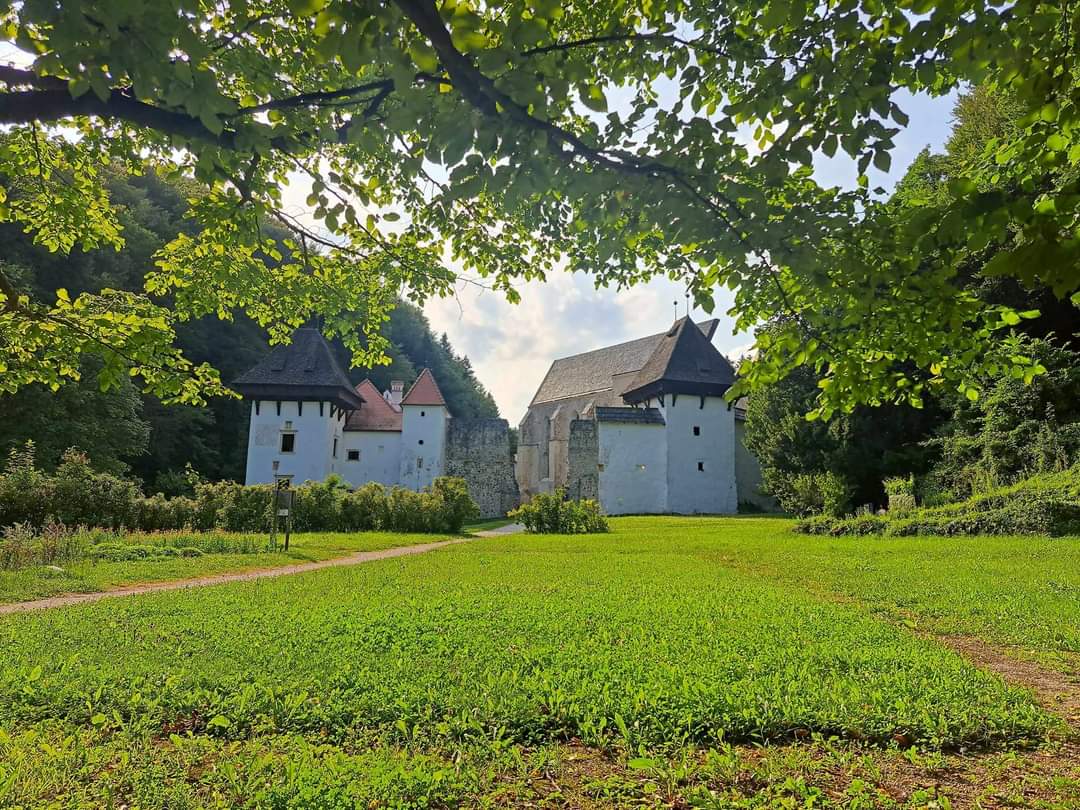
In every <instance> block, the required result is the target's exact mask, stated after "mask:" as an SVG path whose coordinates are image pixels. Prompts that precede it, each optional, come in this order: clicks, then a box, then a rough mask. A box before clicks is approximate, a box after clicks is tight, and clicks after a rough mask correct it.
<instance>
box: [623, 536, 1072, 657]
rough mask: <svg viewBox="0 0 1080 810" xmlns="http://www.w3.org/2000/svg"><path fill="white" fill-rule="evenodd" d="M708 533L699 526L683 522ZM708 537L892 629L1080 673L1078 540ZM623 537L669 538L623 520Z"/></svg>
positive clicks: (735, 555) (742, 564) (750, 566)
mask: <svg viewBox="0 0 1080 810" xmlns="http://www.w3.org/2000/svg"><path fill="white" fill-rule="evenodd" d="M683 525H684V526H685V527H686V528H687V529H689V530H690V531H695V532H696V531H701V532H705V533H709V525H710V524H709V523H708V522H707V521H705V522H703V521H694V520H693V519H687V522H686V523H684V524H683ZM773 525H774V527H775V530H774V531H759V532H739V533H735V532H716V533H709V534H710V536H711V538H712V539H711V541H710V547H709V549H708V550H707V551H705V552H704V553H706V554H708V555H710V557H711V559H713V560H714V561H716V562H717V563H719V564H723V565H728V566H733V567H736V568H739V569H740V570H744V571H749V572H753V573H755V574H757V575H760V576H763V577H766V578H768V579H770V580H772V581H775V582H778V583H781V584H785V585H790V586H795V587H799V588H803V589H809V590H812V591H816V592H819V593H822V594H827V595H831V596H837V595H840V596H844V597H847V598H851V599H854V600H857V601H858V602H859V603H861V604H864V605H867V606H868V607H870V608H871V609H872V610H874V611H876V612H880V613H881V614H883V615H884V616H886V617H887V618H889V619H890V620H892V621H895V622H900V623H907V624H909V625H910V626H913V627H917V628H919V629H923V630H928V631H932V632H934V633H937V634H946V635H952V634H957V635H972V636H977V637H979V638H982V639H985V640H987V641H989V642H992V643H994V644H997V645H1005V646H1009V647H1014V648H1016V650H1015V651H1016V652H1020V653H1026V654H1028V655H1029V656H1030V657H1033V658H1036V659H1037V660H1039V661H1040V663H1042V664H1044V665H1049V666H1052V667H1054V668H1057V669H1060V670H1062V671H1065V672H1070V673H1072V674H1076V675H1080V538H1077V537H1031V536H1024V537H952V538H941V537H814V536H803V535H794V534H790V533H787V532H785V531H784V528H785V527H786V521H774V523H773ZM622 527H623V530H624V531H639V532H646V531H647V532H650V533H653V532H655V533H657V534H659V535H663V534H670V536H677V535H678V534H679V533H680V532H681V530H682V529H681V528H680V529H673V528H672V527H668V528H663V527H652V526H650V524H649V523H648V521H647V519H646V520H645V521H644V522H643V521H642V519H640V518H629V519H627V520H626V521H625V522H624V523H623V524H622Z"/></svg>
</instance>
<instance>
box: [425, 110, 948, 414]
mask: <svg viewBox="0 0 1080 810" xmlns="http://www.w3.org/2000/svg"><path fill="white" fill-rule="evenodd" d="M896 101H897V103H898V104H899V105H900V107H901V108H902V109H903V110H904V111H905V112H906V113H907V114H908V115H909V117H910V120H911V123H910V124H909V125H908V127H906V128H905V129H904V130H903V131H902V132H900V133H899V134H898V135H897V136H896V137H895V139H894V141H895V143H896V148H895V149H894V150H893V153H892V158H893V159H892V167H891V170H890V171H889V172H888V173H887V174H883V173H881V172H878V171H877V170H876V169H873V168H871V169H870V172H869V175H870V186H871V188H873V187H875V186H883V187H885V188H886V189H890V188H892V186H893V185H894V184H895V183H896V181H898V180H899V179H900V178H901V177H903V175H904V172H905V171H906V170H907V167H908V166H909V165H910V164H911V162H912V161H913V160H914V159H915V156H916V155H918V153H919V152H920V151H921V150H922V149H923V148H924V147H926V146H929V147H930V148H931V149H933V150H935V151H941V149H942V148H943V146H944V143H945V141H946V139H947V138H948V136H949V129H950V125H951V121H952V109H953V104H954V102H955V97H954V96H946V97H942V98H937V99H934V98H930V97H927V96H912V95H910V94H907V93H903V92H902V93H898V94H897V96H896ZM856 175H857V171H856V168H855V164H854V161H851V160H850V159H849V158H847V157H846V156H842V153H838V154H837V156H836V157H834V158H832V159H828V158H825V157H824V156H822V157H821V159H820V160H819V161H817V162H816V164H815V177H816V178H817V180H818V182H819V183H821V184H822V185H825V186H837V185H839V186H842V187H844V188H853V187H854V186H855V178H856ZM518 290H519V291H520V293H521V297H522V300H521V303H520V304H516V305H515V304H511V303H508V302H507V301H506V299H505V298H504V297H503V296H502V295H500V294H499V293H496V292H492V291H489V290H483V289H478V288H476V287H474V286H468V285H462V286H461V287H459V289H458V291H457V294H456V296H454V297H452V298H443V299H436V300H432V301H429V302H428V303H427V304H426V306H425V307H424V312H425V313H426V314H427V317H428V319H429V320H430V321H431V326H432V328H433V329H434V330H435V331H436V332H437V333H442V332H445V333H446V334H447V335H448V336H449V337H450V342H451V344H453V346H454V348H455V350H456V351H458V352H459V353H461V354H464V355H466V356H467V357H468V358H469V360H470V362H471V363H472V366H473V369H474V370H475V371H476V374H477V377H478V378H479V379H480V381H481V382H482V383H483V384H484V385H485V386H486V387H487V389H488V390H489V391H490V392H491V393H492V395H493V396H494V397H495V401H496V403H497V404H498V406H499V411H500V413H501V415H502V416H503V417H504V418H505V419H508V420H509V421H510V424H511V425H516V424H517V423H518V422H519V421H520V420H521V418H522V417H523V416H524V415H525V410H526V408H527V407H528V405H529V401H530V400H531V399H532V396H533V394H534V393H535V392H536V389H537V388H538V387H539V386H540V382H541V380H543V378H544V375H545V374H546V373H547V370H548V367H549V366H550V365H551V361H552V360H554V359H555V358H557V357H566V356H567V355H571V354H578V353H580V352H585V351H589V350H590V349H596V348H600V347H602V346H608V345H611V344H613V343H620V342H622V341H625V340H633V339H634V338H637V337H643V336H645V335H651V334H655V333H657V332H662V331H664V330H666V329H667V328H668V327H669V326H670V325H671V322H672V320H674V317H675V315H676V306H674V305H673V302H678V306H677V310H678V312H677V314H678V316H679V317H681V316H682V315H684V314H685V313H686V298H685V290H684V289H683V288H682V286H681V285H679V284H677V283H675V282H671V281H668V280H667V279H654V280H653V281H651V282H649V283H648V284H644V285H640V286H636V287H633V288H630V289H625V290H619V291H617V290H615V289H613V288H609V289H600V290H597V289H595V288H594V286H593V283H592V279H591V277H590V276H588V275H586V274H585V273H581V272H579V273H571V272H559V273H552V274H550V275H549V276H548V279H547V281H546V282H539V281H534V282H527V283H523V284H522V285H520V286H519V287H518ZM732 302H733V298H732V293H731V292H730V291H728V290H727V289H721V290H718V291H717V294H716V309H715V310H714V312H713V313H712V314H711V315H709V314H707V313H705V312H703V311H701V310H691V314H692V315H693V316H694V317H695V319H697V320H705V319H707V318H709V317H715V318H719V319H720V328H719V329H718V330H717V332H716V336H715V338H714V340H713V342H714V343H715V344H716V346H717V348H718V349H720V351H722V352H723V353H724V354H726V355H728V356H729V357H731V358H732V359H735V358H738V357H739V356H741V355H742V354H744V353H745V352H746V351H747V350H748V349H749V348H750V346H751V345H752V343H753V337H752V335H749V334H746V333H743V334H735V333H734V320H733V319H732V318H730V317H728V316H727V315H726V314H725V313H726V312H727V310H728V309H730V307H731V305H732Z"/></svg>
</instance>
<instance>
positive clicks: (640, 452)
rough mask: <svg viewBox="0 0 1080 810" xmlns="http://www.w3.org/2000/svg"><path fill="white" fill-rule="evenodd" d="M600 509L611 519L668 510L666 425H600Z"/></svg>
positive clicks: (613, 423)
mask: <svg viewBox="0 0 1080 810" xmlns="http://www.w3.org/2000/svg"><path fill="white" fill-rule="evenodd" d="M598 434H599V436H598V438H599V445H600V453H599V462H600V466H601V469H600V470H599V491H600V505H601V506H602V507H603V509H604V512H606V513H607V514H609V515H629V514H657V513H662V512H666V511H668V509H667V497H668V486H667V459H668V456H667V447H666V442H665V431H664V426H663V425H642V424H633V423H624V422H600V423H599V424H598Z"/></svg>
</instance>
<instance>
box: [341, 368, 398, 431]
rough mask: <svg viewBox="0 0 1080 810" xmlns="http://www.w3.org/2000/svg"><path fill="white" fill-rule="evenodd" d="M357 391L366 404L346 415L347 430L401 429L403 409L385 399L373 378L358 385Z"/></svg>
mask: <svg viewBox="0 0 1080 810" xmlns="http://www.w3.org/2000/svg"><path fill="white" fill-rule="evenodd" d="M356 393H358V394H359V395H360V396H361V397H363V399H364V404H363V405H361V406H360V408H359V410H355V411H352V412H351V413H350V414H349V415H348V417H346V419H345V430H401V411H397V410H394V407H393V406H392V405H391V404H390V403H389V402H387V401H386V400H385V399H383V395H382V394H380V393H379V389H378V388H376V387H375V384H374V383H373V382H372V381H371V380H364V381H363V382H362V383H360V384H359V385H358V386H356Z"/></svg>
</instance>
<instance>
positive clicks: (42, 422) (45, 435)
mask: <svg viewBox="0 0 1080 810" xmlns="http://www.w3.org/2000/svg"><path fill="white" fill-rule="evenodd" d="M108 186H109V192H110V195H111V196H112V199H113V200H114V201H115V202H116V203H118V204H119V205H121V206H123V210H122V217H121V222H122V224H123V226H124V230H123V236H124V240H125V246H124V248H123V250H120V251H114V250H111V249H100V250H93V251H89V252H85V253H84V252H80V251H73V252H72V253H71V254H70V255H67V256H64V255H61V254H59V253H49V252H48V251H47V250H45V249H43V248H40V247H37V246H35V245H33V243H32V241H31V239H30V238H29V237H27V236H25V235H24V234H22V233H21V231H20V230H19V229H18V228H17V227H15V226H12V225H10V224H4V225H0V240H2V242H3V245H4V249H3V252H2V254H0V263H2V264H3V268H4V272H5V274H7V275H8V276H9V277H12V278H14V279H15V280H16V281H17V283H18V284H19V286H21V287H22V288H24V289H27V290H29V291H32V292H33V293H34V294H35V295H36V296H38V297H39V299H40V300H49V299H50V297H51V296H52V295H54V293H55V290H57V289H59V288H64V289H67V290H68V292H69V293H70V294H71V295H72V296H75V295H77V294H78V293H80V292H83V291H84V290H99V289H101V288H103V287H111V288H114V289H124V290H140V289H141V288H142V284H143V278H144V276H145V274H146V272H147V269H148V268H149V267H151V266H152V264H153V261H154V259H153V256H154V253H155V252H156V251H157V250H158V248H159V247H160V246H161V245H162V244H164V243H165V242H166V241H167V240H168V239H171V238H172V237H174V236H175V235H176V233H177V232H178V231H181V230H184V229H188V230H190V229H191V228H192V227H193V226H192V224H191V222H190V221H189V220H186V219H185V217H184V214H185V211H186V209H187V205H188V203H187V198H188V196H190V195H192V194H194V193H195V189H194V188H185V187H183V186H178V185H175V184H170V183H167V182H165V181H164V180H163V179H162V178H161V177H159V176H158V175H157V174H156V173H154V172H148V173H146V174H145V175H143V176H140V177H133V178H125V177H124V176H123V175H122V174H120V173H116V174H113V175H112V176H111V177H110V178H109V181H108ZM386 330H387V332H386V334H387V335H388V336H389V338H390V340H391V342H392V347H391V349H390V351H389V358H390V361H391V362H390V364H389V365H385V366H378V367H376V368H373V369H362V368H355V369H350V370H349V376H350V378H351V379H352V380H353V381H354V382H359V381H360V380H362V379H363V378H364V377H370V378H371V379H372V381H373V382H374V383H375V384H376V385H378V386H379V387H380V389H385V388H387V387H388V386H389V384H390V380H391V379H402V380H404V381H405V382H406V383H407V384H408V383H411V382H412V381H413V380H414V379H415V378H416V375H417V373H418V372H419V370H420V369H422V368H425V367H428V368H431V370H432V371H433V372H434V374H435V376H436V378H437V379H438V381H439V386H440V387H441V389H442V391H443V394H444V396H445V397H446V400H447V403H448V405H449V407H450V410H451V412H452V413H453V414H455V415H456V416H461V417H473V416H497V415H498V408H497V407H496V405H495V401H494V399H493V398H492V397H491V395H490V394H489V393H488V392H487V391H486V390H485V389H484V387H483V385H482V384H481V383H480V382H479V381H478V380H477V379H476V376H475V374H474V373H473V370H472V367H471V366H470V364H469V360H468V358H466V357H462V356H459V355H458V354H456V353H455V352H454V350H453V348H452V346H451V345H450V343H449V341H448V340H447V337H446V335H442V336H441V337H438V336H436V335H435V334H433V332H432V330H431V327H430V325H429V324H428V322H427V319H426V318H425V316H424V314H423V313H422V312H421V311H420V309H419V308H417V307H416V306H414V305H412V304H410V303H408V302H404V301H403V302H401V304H400V305H399V306H398V307H397V309H396V310H395V311H394V312H393V314H392V315H391V318H390V321H389V322H388V323H387V324H386ZM179 343H180V346H181V347H182V348H183V350H184V352H185V353H186V354H187V355H188V356H189V357H191V358H192V359H193V360H195V361H198V362H202V361H205V362H209V363H210V364H211V365H213V366H214V367H216V368H218V369H219V370H220V371H221V374H222V379H224V380H226V381H229V380H232V379H234V378H235V377H236V376H238V375H239V374H240V373H242V372H243V371H245V370H246V369H247V368H248V367H250V366H251V365H252V364H253V363H255V362H256V361H257V360H258V359H259V357H260V356H261V355H262V354H263V353H264V352H266V351H268V347H267V337H266V333H265V332H264V331H263V330H262V329H260V328H259V327H258V326H257V325H256V324H255V323H253V322H252V321H251V320H249V319H248V318H247V317H245V316H243V315H242V314H241V315H238V316H237V317H236V318H235V319H234V320H231V321H221V320H218V319H217V318H212V317H211V318H203V319H200V320H198V321H193V322H190V323H187V324H182V325H181V329H180V330H179ZM337 349H338V352H339V356H340V357H341V359H342V361H343V365H344V366H345V367H346V368H347V367H348V353H347V352H346V351H345V350H344V347H342V346H341V345H340V344H339V345H338V346H337ZM81 371H82V379H81V380H80V382H79V383H78V384H76V385H66V386H63V387H61V388H60V389H59V390H58V391H56V392H53V391H51V390H49V389H48V388H45V387H43V386H41V385H31V386H27V387H25V388H24V389H22V390H20V391H19V392H18V393H17V394H14V395H8V396H3V397H0V414H2V416H3V418H2V419H0V453H3V454H5V455H6V453H7V452H8V451H9V450H10V449H11V448H13V447H15V446H19V445H22V444H23V443H25V442H26V440H28V439H32V440H33V441H34V443H35V445H36V450H37V460H38V463H39V464H41V465H42V466H43V467H45V468H47V469H51V468H52V467H53V466H55V464H56V463H57V461H58V460H59V458H60V455H61V454H62V453H63V451H64V450H65V449H67V448H68V447H71V446H77V447H79V448H80V449H81V450H83V451H84V452H85V453H87V455H89V456H90V459H91V461H92V463H93V464H94V466H95V467H97V468H99V469H102V470H108V471H111V472H117V473H126V474H131V475H134V476H137V477H138V478H141V479H142V480H143V482H144V484H145V486H146V489H147V490H149V491H156V490H161V491H164V492H166V493H168V494H171V493H172V492H174V491H177V490H178V489H180V488H182V477H181V473H182V472H183V470H184V469H185V467H186V465H188V464H191V466H192V467H193V468H194V469H195V470H196V471H197V472H199V473H200V474H201V475H203V476H205V477H207V478H211V479H219V478H220V479H227V478H228V479H236V480H240V479H242V477H243V470H244V458H245V453H246V441H247V414H248V408H247V406H246V405H245V403H243V402H242V401H240V400H231V399H225V398H219V399H216V400H214V401H212V402H211V403H210V405H209V407H207V408H194V407H189V406H182V405H169V406H166V405H163V404H162V403H161V402H159V401H158V400H157V399H156V398H154V397H153V396H147V395H144V394H141V393H140V392H139V391H138V390H136V388H135V387H134V386H133V385H132V384H131V383H130V382H126V383H125V384H124V385H122V386H121V388H120V389H119V390H113V391H108V392H104V393H103V392H101V391H100V390H99V389H98V383H97V380H96V375H95V373H94V369H93V368H90V367H84V368H82V369H81Z"/></svg>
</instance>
